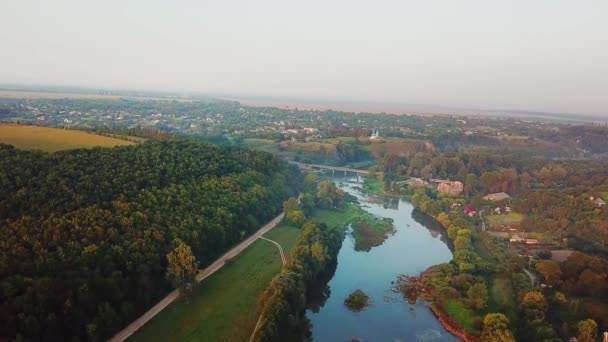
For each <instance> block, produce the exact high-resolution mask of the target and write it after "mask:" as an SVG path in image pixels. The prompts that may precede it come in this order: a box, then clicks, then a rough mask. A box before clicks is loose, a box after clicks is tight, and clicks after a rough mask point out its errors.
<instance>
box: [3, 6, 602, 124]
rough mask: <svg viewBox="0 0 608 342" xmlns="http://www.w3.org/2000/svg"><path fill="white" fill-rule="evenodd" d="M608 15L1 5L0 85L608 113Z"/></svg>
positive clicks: (531, 9) (585, 9)
mask: <svg viewBox="0 0 608 342" xmlns="http://www.w3.org/2000/svg"><path fill="white" fill-rule="evenodd" d="M607 16H608V1H607V0H597V1H585V0H580V1H574V0H522V1H520V0H506V1H492V0H479V1H472V0H471V1H466V0H458V1H455V0H446V1H433V0H417V1H407V0H398V1H387V0H374V1H371V0H370V1H365V2H363V1H353V0H345V1H342V0H338V1H333V0H324V1H320V0H299V1H290V0H239V1H235V0H216V1H205V0H203V1H152V0H145V1H144V0H141V1H139V0H137V1H136V0H120V1H115V0H96V1H93V0H73V1H69V0H47V1H45V0H37V1H34V0H0V83H14V82H18V83H36V84H57V85H75V86H88V87H118V88H143V89H156V90H193V91H201V92H208V93H226V94H246V95H267V96H290V97H299V98H313V99H326V100H332V99H336V100H357V101H391V102H404V103H419V104H436V105H447V106H460V107H475V108H500V109H526V110H537V111H554V112H581V113H590V114H604V115H606V116H608V19H607Z"/></svg>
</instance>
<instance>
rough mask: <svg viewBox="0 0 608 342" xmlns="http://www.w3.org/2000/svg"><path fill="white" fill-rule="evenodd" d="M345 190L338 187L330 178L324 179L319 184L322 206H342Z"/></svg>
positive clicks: (319, 197)
mask: <svg viewBox="0 0 608 342" xmlns="http://www.w3.org/2000/svg"><path fill="white" fill-rule="evenodd" d="M343 198H344V192H343V191H342V190H340V189H338V188H337V187H336V185H335V184H334V182H332V181H330V180H325V181H322V182H321V184H319V190H318V191H317V199H318V201H319V203H320V204H321V206H323V207H325V208H329V209H331V208H336V207H341V206H342V203H343Z"/></svg>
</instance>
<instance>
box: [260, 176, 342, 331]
mask: <svg viewBox="0 0 608 342" xmlns="http://www.w3.org/2000/svg"><path fill="white" fill-rule="evenodd" d="M302 189H303V192H304V193H303V194H302V195H301V196H300V198H299V201H298V199H296V198H295V197H293V198H290V199H289V200H287V201H285V203H284V204H283V209H284V211H285V221H286V222H287V223H288V224H290V225H293V226H296V227H299V228H300V229H301V230H302V232H301V233H300V235H299V236H298V240H297V241H296V244H295V246H294V247H293V250H292V252H291V255H290V256H289V263H288V264H287V266H285V267H284V268H283V270H282V271H281V273H279V274H278V275H276V276H275V277H274V279H273V280H272V282H271V283H270V285H269V287H268V288H267V289H266V291H265V292H264V294H263V295H262V296H261V298H260V299H259V301H258V306H259V307H260V311H261V313H260V323H259V326H258V329H257V330H256V331H255V333H254V336H253V340H254V341H260V342H262V341H264V342H269V341H304V340H307V339H309V338H310V336H309V335H310V322H309V321H308V318H307V317H306V310H307V309H308V308H312V307H315V306H316V305H318V302H319V301H323V297H324V295H323V294H322V293H320V292H322V291H320V289H323V288H325V286H324V285H323V284H326V283H327V281H329V276H330V275H331V273H332V272H333V271H334V270H335V265H336V259H337V255H338V252H339V251H340V247H341V246H342V240H343V239H344V231H343V230H341V229H335V228H334V227H327V225H326V224H325V223H317V222H313V221H307V219H306V216H310V215H312V214H313V212H314V211H315V209H316V208H323V209H337V208H342V207H343V206H344V204H345V198H344V197H345V193H344V192H343V191H341V190H340V189H338V188H337V187H336V185H335V184H334V183H333V182H332V181H329V180H325V181H322V182H319V179H318V178H317V176H316V175H314V174H308V175H307V176H306V177H305V178H304V184H303V187H302Z"/></svg>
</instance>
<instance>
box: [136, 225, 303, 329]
mask: <svg viewBox="0 0 608 342" xmlns="http://www.w3.org/2000/svg"><path fill="white" fill-rule="evenodd" d="M298 234H299V229H296V228H293V227H289V226H285V225H280V226H277V227H276V228H274V229H273V230H271V231H270V232H268V233H266V234H265V237H267V238H269V239H272V240H275V241H277V242H278V243H280V244H281V246H283V249H284V251H285V253H289V251H290V250H291V248H292V247H293V245H294V243H295V241H296V239H297V237H298ZM280 270H281V258H280V256H279V251H278V249H277V247H276V246H275V245H273V244H272V243H270V242H268V241H264V240H258V241H256V242H254V243H253V244H252V245H251V246H250V247H249V248H247V249H246V250H245V251H243V253H241V254H240V255H239V256H237V257H236V258H234V259H233V260H232V261H231V262H230V263H229V264H227V265H226V266H224V267H223V268H222V269H221V270H219V271H218V272H216V273H215V274H213V275H212V276H210V277H209V278H207V279H205V280H204V281H203V282H202V283H201V284H199V285H198V286H196V287H195V288H194V290H193V292H192V294H191V295H190V297H189V298H188V299H183V298H182V299H180V300H178V301H177V302H176V303H173V304H171V305H170V306H169V307H167V308H166V309H165V310H163V311H162V312H161V313H160V314H159V315H158V316H156V317H155V318H154V319H153V320H152V321H150V322H149V323H148V324H147V325H145V326H144V327H143V328H142V329H141V330H140V331H139V332H138V333H136V334H135V335H134V336H133V337H132V338H131V339H130V340H131V341H241V340H247V339H248V338H249V335H250V334H251V332H252V331H253V327H254V326H255V323H256V321H257V313H256V304H257V299H258V297H259V295H260V294H261V293H262V292H263V291H264V290H265V289H266V287H267V286H268V284H269V283H270V281H271V280H272V277H274V275H275V274H277V273H278V272H279V271H280Z"/></svg>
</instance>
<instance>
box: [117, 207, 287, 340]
mask: <svg viewBox="0 0 608 342" xmlns="http://www.w3.org/2000/svg"><path fill="white" fill-rule="evenodd" d="M284 215H285V214H284V213H282V214H281V215H279V216H277V217H275V218H274V219H272V221H270V222H268V223H267V224H266V225H264V226H263V227H262V228H260V229H259V230H258V231H257V232H255V233H253V234H251V236H249V237H248V238H247V239H245V240H243V241H242V242H241V243H239V244H238V245H236V246H235V247H234V248H232V249H231V250H229V251H228V252H226V254H224V255H222V256H221V257H220V258H218V259H217V260H216V261H214V262H213V263H212V264H211V265H209V266H208V267H207V268H205V269H204V270H203V271H201V272H200V273H199V274H198V275H197V276H196V281H197V282H201V281H203V280H205V279H206V278H207V277H209V276H210V275H212V274H213V273H215V272H217V271H218V270H219V269H220V268H222V267H223V266H224V265H225V264H226V262H227V261H229V260H230V259H232V258H234V257H235V256H237V255H239V254H240V253H241V252H242V251H244V250H245V249H246V248H247V247H249V245H251V244H252V243H253V242H255V240H257V239H258V238H260V237H261V236H262V235H264V234H266V233H267V232H268V231H269V230H271V229H272V228H274V227H275V226H276V225H277V224H279V223H280V222H281V221H282V220H283V216H284ZM179 295H180V292H179V289H176V290H173V291H171V293H169V294H168V295H167V296H166V297H165V298H163V299H162V300H161V301H160V302H158V303H157V304H156V305H154V306H153V307H152V308H150V309H149V310H148V311H146V312H145V313H144V314H143V315H142V316H141V317H139V318H138V319H136V320H135V321H133V322H132V323H131V324H129V325H128V326H127V327H125V328H124V329H123V330H121V331H120V332H118V333H117V334H116V335H114V336H112V337H111V338H110V339H109V340H108V341H109V342H122V341H125V340H126V339H128V338H129V337H130V336H131V335H133V333H135V332H136V331H137V330H139V329H140V328H141V327H142V326H144V325H145V324H146V323H148V321H150V320H151V319H152V318H154V316H156V315H158V313H159V312H161V311H162V310H163V309H164V308H166V307H167V306H169V304H171V303H172V302H173V301H174V300H176V299H177V298H179Z"/></svg>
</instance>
